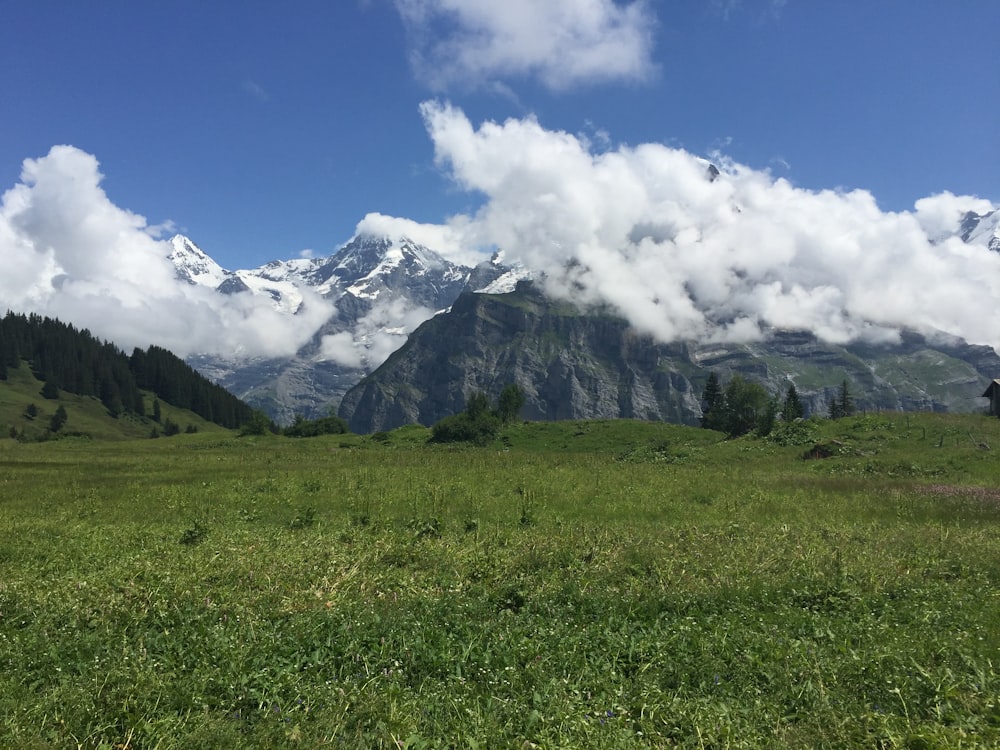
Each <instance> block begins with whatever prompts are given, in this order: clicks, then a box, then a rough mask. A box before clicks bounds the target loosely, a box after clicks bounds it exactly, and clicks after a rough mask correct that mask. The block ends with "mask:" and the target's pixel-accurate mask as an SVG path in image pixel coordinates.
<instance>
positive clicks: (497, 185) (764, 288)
mask: <svg viewBox="0 0 1000 750" xmlns="http://www.w3.org/2000/svg"><path fill="white" fill-rule="evenodd" d="M422 113H423V116H424V121H425V123H426V126H427V130H428V133H429V134H430V137H431V139H432V140H433V142H434V147H435V155H436V160H437V163H438V165H439V166H440V167H441V168H443V169H444V170H446V171H447V172H448V173H449V174H450V176H451V177H452V179H453V180H454V181H455V183H456V184H457V185H458V186H460V187H461V188H462V189H464V190H467V191H474V192H477V193H480V194H481V195H482V196H484V199H485V201H484V203H483V205H482V207H481V208H480V209H479V210H478V212H477V213H476V214H475V215H474V216H469V217H457V218H456V219H454V220H453V225H454V226H460V227H461V228H462V231H463V232H464V234H465V237H466V238H467V242H468V243H469V244H472V245H479V246H484V245H496V246H499V247H502V248H503V249H504V250H505V252H506V254H507V257H509V258H510V259H512V260H519V261H521V262H522V263H524V264H525V265H526V266H527V267H529V268H531V269H534V270H535V271H537V272H541V273H543V274H544V275H545V278H546V285H547V287H548V290H549V291H550V292H551V293H553V294H556V295H558V296H562V297H566V298H568V299H573V300H576V301H578V302H583V303H590V304H610V305H612V306H613V307H615V308H616V309H617V310H618V311H620V312H621V313H622V314H623V315H624V316H625V317H627V318H628V319H629V320H630V321H631V322H632V323H633V324H634V325H635V326H636V327H637V328H639V329H641V330H643V331H645V332H647V333H650V334H652V335H653V336H655V337H656V338H658V339H660V340H662V341H670V340H675V339H683V338H697V339H702V340H704V339H717V340H720V341H748V340H755V339H760V338H762V337H764V336H766V334H767V331H768V330H769V329H772V328H796V329H806V330H810V331H813V332H814V333H816V334H817V335H818V336H820V337H821V338H823V339H825V340H827V341H831V342H845V341H848V340H851V339H855V338H858V337H863V338H866V339H870V340H875V341H879V340H882V341H892V340H894V339H896V338H897V337H898V331H899V330H900V329H902V328H912V329H917V330H920V331H925V332H933V331H943V332H946V333H949V334H954V335H958V336H963V337H965V338H967V339H968V340H970V341H972V342H975V343H988V344H991V345H993V346H998V345H1000V334H998V333H997V331H996V327H995V326H994V325H993V322H992V320H991V313H992V311H993V310H995V309H997V306H998V305H1000V254H997V253H995V252H990V251H989V250H988V248H987V246H986V244H968V243H966V242H963V241H962V240H961V238H960V237H959V236H956V235H957V233H958V231H959V226H960V224H961V221H962V218H963V216H964V215H965V214H966V212H969V211H973V212H976V213H978V214H981V215H982V214H988V213H990V212H991V211H994V210H996V208H997V207H996V206H994V205H993V204H991V203H990V202H989V201H987V200H982V199H979V198H975V197H968V196H955V195H952V194H950V193H942V194H940V195H936V196H932V197H928V198H924V199H922V200H920V201H918V202H917V204H916V206H915V208H914V210H913V211H909V212H900V213H891V212H884V211H881V210H880V209H879V208H878V205H877V203H876V201H875V198H874V197H873V196H872V195H871V194H870V193H868V192H867V191H864V190H853V191H851V192H838V191H834V190H822V191H813V190H807V189H803V188H799V187H796V186H795V185H793V184H792V183H791V182H789V181H788V180H786V179H782V178H775V177H774V176H773V175H772V174H771V173H770V172H768V171H761V170H755V169H751V168H749V167H747V166H744V165H741V164H738V163H735V162H733V161H731V160H729V159H727V158H726V157H725V156H724V155H721V154H714V155H713V163H711V164H710V163H709V162H708V161H706V160H705V159H702V158H700V157H697V156H695V155H692V154H690V153H688V152H686V151H683V150H679V149H674V148H668V147H666V146H664V145H660V144H656V143H648V144H641V145H638V146H627V145H622V146H618V147H617V148H614V149H611V150H603V151H601V152H599V153H597V152H594V151H593V150H592V149H591V146H590V144H589V143H588V142H587V141H586V140H585V139H581V138H580V137H578V136H575V135H572V134H569V133H565V132H557V131H551V130H546V129H545V128H544V127H543V126H542V125H540V124H539V123H538V122H537V121H536V120H535V119H533V118H531V117H528V118H523V119H510V120H507V121H505V122H503V123H495V122H485V123H483V124H482V125H480V126H479V127H478V128H477V127H475V126H474V125H473V124H472V123H471V122H470V121H469V120H468V118H467V117H466V116H465V114H464V113H463V112H462V111H461V110H459V109H457V108H455V107H452V106H449V105H447V104H442V103H440V102H427V103H425V104H424V105H423V106H422Z"/></svg>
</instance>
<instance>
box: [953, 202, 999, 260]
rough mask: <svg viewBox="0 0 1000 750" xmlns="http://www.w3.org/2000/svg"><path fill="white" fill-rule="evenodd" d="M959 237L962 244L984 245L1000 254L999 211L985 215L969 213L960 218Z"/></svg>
mask: <svg viewBox="0 0 1000 750" xmlns="http://www.w3.org/2000/svg"><path fill="white" fill-rule="evenodd" d="M959 236H960V237H961V238H962V241H963V242H968V243H970V244H974V245H986V247H988V248H989V249H990V250H992V251H993V252H995V253H1000V209H997V210H996V211H990V212H989V213H986V214H977V213H975V212H974V211H969V212H968V213H967V214H965V216H964V217H962V224H961V227H960V228H959Z"/></svg>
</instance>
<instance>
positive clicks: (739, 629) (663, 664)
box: [0, 415, 1000, 748]
mask: <svg viewBox="0 0 1000 750" xmlns="http://www.w3.org/2000/svg"><path fill="white" fill-rule="evenodd" d="M427 436H428V431H427V430H424V429H422V428H404V429H401V430H398V431H395V432H392V433H389V434H384V435H377V436H373V437H368V438H362V437H358V436H335V437H324V438H315V439H309V440H293V439H288V438H278V437H263V438H238V437H235V436H233V435H232V434H230V433H224V432H222V433H220V432H216V433H207V432H199V433H198V434H194V435H179V436H176V437H173V438H170V439H169V440H163V439H161V440H135V441H91V440H82V439H81V440H74V439H64V440H58V441H51V442H46V443H39V444H24V443H16V442H14V441H11V440H3V441H0V746H3V747H12V748H14V747H16V748H66V747H84V748H154V747H156V748H226V747H318V746H331V747H345V748H362V747H387V748H388V747H411V748H432V747H433V748H445V747H484V748H495V747H517V748H532V747H540V748H556V747H559V748H563V747H584V748H619V747H621V748H626V747H661V748H666V747H691V748H722V747H768V748H783V747H787V748H813V747H828V748H843V747H865V748H936V747H963V748H973V747H996V746H998V745H1000V650H998V649H1000V594H998V589H997V584H998V579H1000V537H998V534H997V531H998V521H1000V482H998V478H1000V420H996V419H990V418H987V417H978V416H944V415H867V416H862V417H856V418H849V419H844V420H839V421H837V422H829V421H827V422H820V423H816V424H812V423H806V424H803V425H800V426H798V428H797V429H796V430H794V431H791V432H787V433H784V434H781V435H779V436H778V438H777V439H776V440H760V439H752V438H745V439H740V440H732V441H725V440H723V439H722V436H721V435H719V434H717V433H712V432H709V431H705V430H697V429H691V428H684V427H677V426H669V425H661V424H649V423H636V422H591V423H584V422H580V423H573V422H567V423H558V424H524V425H515V426H514V427H512V428H511V429H510V430H509V431H508V432H507V434H506V435H505V438H504V440H502V441H498V442H497V443H496V444H495V445H494V446H492V447H489V448H483V449H471V448H451V447H445V446H434V447H432V446H428V445H425V440H426V438H427ZM806 452H809V453H811V454H812V455H815V456H825V457H824V458H815V459H805V458H803V454H805V453H806Z"/></svg>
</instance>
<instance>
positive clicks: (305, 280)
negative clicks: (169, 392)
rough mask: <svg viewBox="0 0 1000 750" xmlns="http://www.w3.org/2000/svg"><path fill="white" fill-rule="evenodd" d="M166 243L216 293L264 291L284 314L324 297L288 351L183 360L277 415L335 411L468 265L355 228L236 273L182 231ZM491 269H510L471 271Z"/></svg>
mask: <svg viewBox="0 0 1000 750" xmlns="http://www.w3.org/2000/svg"><path fill="white" fill-rule="evenodd" d="M171 246H172V248H173V251H172V253H171V255H170V259H171V261H172V262H173V263H174V266H175V268H176V269H177V277H178V278H179V279H182V280H184V281H186V282H188V283H191V284H198V285H201V286H205V287H208V288H210V289H212V290H214V291H216V292H218V293H220V294H253V295H258V296H265V297H266V298H269V299H270V300H271V303H272V305H273V306H274V308H275V309H276V310H279V311H281V312H284V313H287V314H289V315H295V314H296V313H297V312H299V310H300V309H301V306H302V305H303V304H306V302H305V301H306V299H307V296H308V295H309V294H318V295H319V296H320V297H322V298H323V299H324V300H326V301H328V302H329V303H331V310H332V312H331V315H330V317H329V318H328V320H327V321H326V322H325V323H324V324H323V325H322V326H321V327H320V328H319V329H318V330H317V331H316V332H315V334H314V335H313V336H312V338H311V339H310V340H309V341H308V342H307V343H306V344H305V345H304V346H303V347H301V348H300V349H299V351H298V352H297V353H296V354H295V355H294V356H293V357H287V358H280V359H263V358H258V359H253V360H249V361H248V360H245V359H239V358H235V357H233V358H226V357H218V356H204V355H201V356H194V357H190V358H189V362H190V363H191V364H192V365H193V366H195V367H196V368H197V369H198V370H200V371H201V372H203V373H205V374H206V375H208V376H209V377H211V378H212V379H213V380H214V381H216V382H218V383H220V384H221V385H223V386H224V387H226V388H227V389H229V390H230V391H232V392H233V393H235V394H237V395H238V396H239V397H240V398H242V399H244V400H245V401H247V402H248V403H250V404H252V405H253V406H255V407H257V408H260V409H263V410H264V411H266V412H267V413H268V414H269V415H270V416H271V417H272V418H275V419H276V420H277V421H279V422H282V423H290V422H291V421H292V419H293V417H294V416H295V415H296V414H302V415H303V416H305V417H307V418H315V417H319V416H325V415H326V414H327V413H328V412H330V411H332V410H333V409H335V408H336V406H337V404H339V402H340V399H341V397H342V396H343V394H344V393H345V392H346V391H347V390H348V389H349V388H350V387H351V386H353V385H354V384H355V383H357V381H358V380H360V379H361V378H362V377H363V376H364V375H365V374H366V373H367V372H369V371H371V369H373V368H374V367H376V366H377V365H379V364H381V362H382V361H383V360H384V359H385V357H386V356H387V355H388V354H389V353H390V352H391V351H393V350H394V349H396V348H398V347H399V346H400V345H401V344H402V343H403V341H405V337H406V335H407V334H408V333H409V332H410V330H412V329H413V328H414V327H415V326H416V325H417V324H418V323H420V322H422V321H423V320H425V319H427V318H428V317H430V316H432V315H433V314H435V313H436V312H438V311H441V310H444V309H446V308H448V307H449V306H450V305H451V303H452V302H453V301H454V300H455V299H456V298H457V297H458V295H459V294H460V293H461V292H462V290H463V289H465V287H466V285H467V283H468V281H469V278H470V276H471V275H472V274H473V270H474V269H471V268H468V267H466V266H461V265H456V264H454V263H451V262H450V261H448V260H447V259H445V258H444V257H442V256H441V255H440V254H438V253H436V252H434V251H433V250H431V249H430V248H427V247H424V246H422V245H420V244H418V243H415V242H413V241H412V240H410V239H408V238H406V237H395V238H393V237H375V236H368V235H361V236H357V237H355V238H353V239H352V240H351V241H350V242H348V243H347V244H345V245H344V246H343V247H342V248H340V250H338V252H336V253H335V254H333V255H332V256H330V257H328V258H317V259H307V260H290V261H273V262H271V263H268V264H266V265H264V266H261V267H259V268H256V269H252V270H242V271H228V270H225V269H223V268H221V267H220V266H219V265H218V264H217V263H215V262H214V261H213V260H212V259H211V258H210V257H209V256H208V255H207V254H205V253H204V252H203V251H202V250H201V249H200V248H198V247H197V245H195V243H194V242H192V241H191V240H190V239H188V238H186V237H183V236H180V235H178V236H176V237H174V238H172V240H171ZM486 265H489V264H486ZM491 273H492V274H493V276H492V278H490V282H491V283H492V282H494V281H498V280H499V279H500V277H502V276H504V275H505V274H507V273H509V269H506V268H504V267H501V266H500V265H499V262H497V263H495V264H494V266H492V267H490V269H489V270H488V271H487V270H484V271H483V272H481V274H480V275H481V276H482V275H483V274H485V275H490V274H491ZM500 283H502V282H500ZM484 285H485V284H484Z"/></svg>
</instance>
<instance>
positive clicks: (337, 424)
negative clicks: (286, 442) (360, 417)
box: [283, 414, 350, 437]
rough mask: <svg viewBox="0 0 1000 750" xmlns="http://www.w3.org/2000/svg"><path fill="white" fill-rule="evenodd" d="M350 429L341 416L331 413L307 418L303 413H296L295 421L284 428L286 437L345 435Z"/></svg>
mask: <svg viewBox="0 0 1000 750" xmlns="http://www.w3.org/2000/svg"><path fill="white" fill-rule="evenodd" d="M348 432H350V430H349V429H348V427H347V422H345V421H344V420H343V419H341V418H340V417H337V416H334V415H332V414H331V415H330V416H328V417H322V418H320V419H306V418H304V417H303V416H302V415H301V414H296V415H295V422H294V424H292V425H291V426H290V427H286V428H285V429H284V432H283V434H284V435H285V436H286V437H317V436H319V435H345V434H347V433H348Z"/></svg>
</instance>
